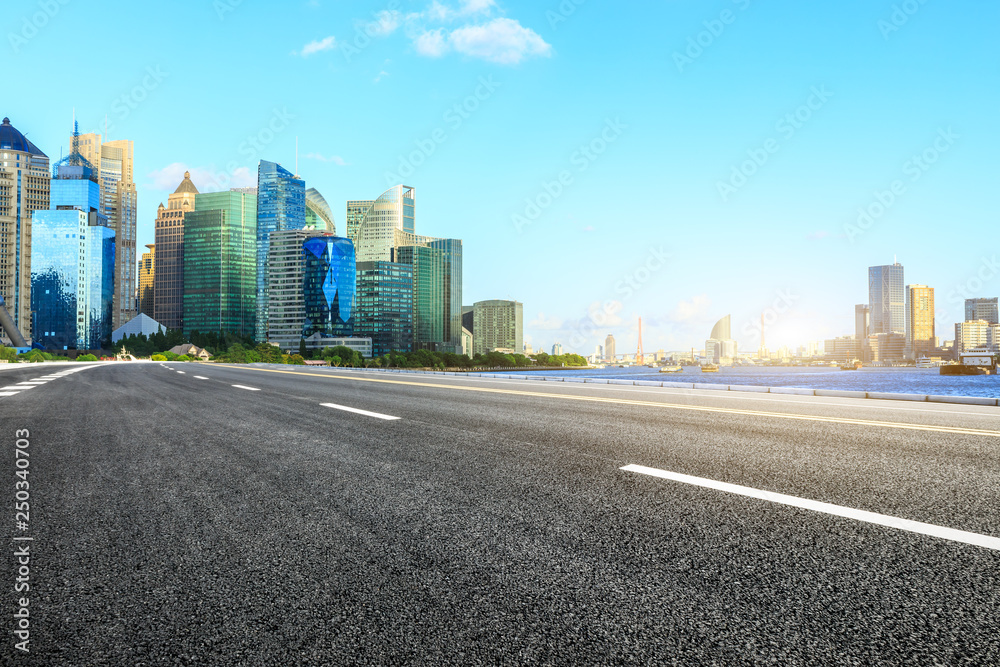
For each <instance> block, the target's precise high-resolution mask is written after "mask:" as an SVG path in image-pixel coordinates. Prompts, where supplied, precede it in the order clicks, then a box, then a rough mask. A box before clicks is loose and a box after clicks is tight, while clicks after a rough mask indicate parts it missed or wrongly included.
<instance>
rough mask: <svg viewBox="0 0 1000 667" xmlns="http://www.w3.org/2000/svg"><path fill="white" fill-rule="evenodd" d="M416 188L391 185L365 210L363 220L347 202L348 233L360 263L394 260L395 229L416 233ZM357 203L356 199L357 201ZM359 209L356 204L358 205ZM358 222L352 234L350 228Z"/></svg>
mask: <svg viewBox="0 0 1000 667" xmlns="http://www.w3.org/2000/svg"><path fill="white" fill-rule="evenodd" d="M414 195H415V192H414V189H413V188H411V187H409V186H406V185H397V186H394V187H392V188H389V189H388V190H386V191H385V192H383V193H382V195H381V196H380V197H379V198H378V199H376V200H375V201H374V202H373V203H372V205H371V206H370V207H369V208H368V210H367V211H365V213H364V216H363V217H362V219H361V221H360V222H357V219H356V218H357V214H356V213H355V214H351V213H350V210H351V206H350V204H351V202H349V203H348V215H349V218H350V219H349V222H348V235H349V238H350V239H351V241H353V242H354V249H355V252H356V253H357V257H358V261H359V262H391V261H393V257H392V251H393V248H394V247H395V242H396V230H399V231H403V232H407V233H409V234H413V233H415V232H414V221H413V219H414V218H413V215H414ZM354 203H357V202H354ZM355 208H357V207H355ZM354 224H357V228H356V229H354V230H353V231H354V234H353V236H351V235H350V232H351V229H350V227H351V226H353V225H354Z"/></svg>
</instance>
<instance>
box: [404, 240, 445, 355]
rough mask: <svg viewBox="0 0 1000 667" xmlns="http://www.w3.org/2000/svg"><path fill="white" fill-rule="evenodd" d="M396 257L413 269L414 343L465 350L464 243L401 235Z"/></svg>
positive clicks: (420, 346) (420, 347)
mask: <svg viewBox="0 0 1000 667" xmlns="http://www.w3.org/2000/svg"><path fill="white" fill-rule="evenodd" d="M394 257H395V259H396V261H397V262H400V263H403V264H408V265H410V266H412V267H413V344H414V347H415V348H416V349H428V350H435V351H440V352H455V353H459V352H461V350H462V241H461V240H459V239H434V238H429V237H425V236H415V235H412V234H405V233H398V234H397V239H396V248H395V250H394Z"/></svg>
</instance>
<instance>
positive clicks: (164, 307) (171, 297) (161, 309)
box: [153, 171, 198, 329]
mask: <svg viewBox="0 0 1000 667" xmlns="http://www.w3.org/2000/svg"><path fill="white" fill-rule="evenodd" d="M197 195H198V188H196V187H195V185H194V183H193V182H192V181H191V172H188V171H186V172H184V179H183V180H182V181H181V182H180V185H178V186H177V189H176V190H174V193H173V194H172V195H170V196H169V197H167V206H166V208H164V206H163V204H162V203H161V204H160V206H159V208H157V211H156V244H155V245H156V273H155V274H154V276H153V310H154V313H155V314H154V315H153V319H154V320H156V321H157V322H159V323H160V324H162V325H163V326H165V327H167V328H168V329H181V328H182V327H183V325H184V321H183V319H184V216H186V215H187V214H188V213H191V212H193V211H194V203H195V197H196V196H197Z"/></svg>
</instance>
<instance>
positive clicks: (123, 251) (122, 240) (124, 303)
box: [70, 132, 137, 329]
mask: <svg viewBox="0 0 1000 667" xmlns="http://www.w3.org/2000/svg"><path fill="white" fill-rule="evenodd" d="M70 142H71V144H72V145H73V147H74V152H76V151H78V152H79V154H80V155H81V156H83V157H84V158H85V159H86V160H87V162H88V163H89V164H90V166H91V167H92V168H93V169H94V171H95V175H96V176H97V180H98V183H100V186H101V207H100V211H101V214H102V215H104V216H107V218H108V226H109V227H111V229H113V230H115V232H117V238H116V240H115V252H116V253H117V256H116V257H115V306H114V310H115V313H114V327H115V328H116V329H117V328H118V327H119V326H121V325H123V324H125V323H126V322H128V321H129V320H131V319H132V318H133V317H135V312H136V304H135V292H136V247H135V238H136V222H137V214H136V208H137V203H136V191H135V160H134V147H133V143H132V142H131V141H129V140H124V139H121V140H115V141H107V137H102V136H101V135H100V134H79V135H78V134H77V133H76V132H74V136H72V137H70Z"/></svg>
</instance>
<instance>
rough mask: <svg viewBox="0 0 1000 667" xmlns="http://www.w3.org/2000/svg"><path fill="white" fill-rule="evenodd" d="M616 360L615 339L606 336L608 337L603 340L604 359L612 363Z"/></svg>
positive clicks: (609, 335)
mask: <svg viewBox="0 0 1000 667" xmlns="http://www.w3.org/2000/svg"><path fill="white" fill-rule="evenodd" d="M617 358H618V357H617V355H616V354H615V337H614V336H612V335H611V334H608V337H607V338H605V339H604V359H607V360H608V361H614V360H615V359H617Z"/></svg>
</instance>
